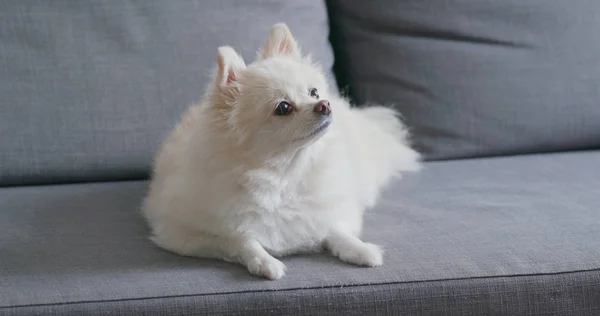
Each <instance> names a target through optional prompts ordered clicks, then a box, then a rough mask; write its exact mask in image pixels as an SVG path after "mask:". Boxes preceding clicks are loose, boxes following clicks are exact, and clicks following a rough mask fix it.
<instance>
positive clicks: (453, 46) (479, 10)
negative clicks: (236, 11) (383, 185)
mask: <svg viewBox="0 0 600 316" xmlns="http://www.w3.org/2000/svg"><path fill="white" fill-rule="evenodd" d="M328 4H329V7H330V10H331V23H332V41H333V42H334V44H335V45H334V50H335V53H336V65H335V69H336V73H337V75H338V78H339V84H340V87H341V88H342V89H343V88H345V87H346V86H348V87H349V91H350V96H351V97H353V98H354V101H355V102H357V103H365V102H374V103H382V104H393V105H395V106H396V107H397V108H398V109H399V110H400V111H401V113H402V114H403V115H404V117H405V120H406V122H407V124H408V125H409V126H410V127H412V131H413V134H414V141H415V144H416V146H417V147H418V148H419V149H420V150H421V151H422V152H423V153H424V154H425V155H426V156H427V158H429V159H449V158H463V157H474V156H490V155H505V154H521V153H533V152H547V151H563V150H575V149H588V148H600V35H598V31H599V30H600V16H599V15H598V12H600V1H597V0H573V1H564V0H528V1H497V0H460V1H450V2H449V1H446V0H428V1H419V0H408V1H396V0H377V1H360V0H346V1H334V0H331V1H328Z"/></svg>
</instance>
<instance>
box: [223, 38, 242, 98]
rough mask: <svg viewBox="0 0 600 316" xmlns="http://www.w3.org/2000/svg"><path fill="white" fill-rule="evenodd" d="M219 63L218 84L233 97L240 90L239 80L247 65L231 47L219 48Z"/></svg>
mask: <svg viewBox="0 0 600 316" xmlns="http://www.w3.org/2000/svg"><path fill="white" fill-rule="evenodd" d="M217 63H218V66H219V67H218V70H217V71H218V72H217V78H216V84H217V85H218V88H219V89H220V90H221V91H222V92H224V93H226V94H228V95H229V96H232V94H233V93H234V92H237V91H238V90H239V85H238V79H239V78H240V74H241V72H242V70H244V69H245V68H246V63H244V60H243V59H242V57H240V55H238V54H237V53H236V52H235V50H233V48H231V47H229V46H222V47H219V51H218V58H217Z"/></svg>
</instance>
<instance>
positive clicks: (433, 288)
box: [0, 151, 600, 315]
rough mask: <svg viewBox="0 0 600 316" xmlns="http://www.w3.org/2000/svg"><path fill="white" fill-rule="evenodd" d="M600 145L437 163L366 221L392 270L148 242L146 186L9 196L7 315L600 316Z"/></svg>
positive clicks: (398, 186) (4, 248)
mask: <svg viewBox="0 0 600 316" xmlns="http://www.w3.org/2000/svg"><path fill="white" fill-rule="evenodd" d="M598 170H600V152H599V151H595V152H581V153H570V154H547V155H532V156H520V157H505V158H485V159H478V160H462V161H446V162H431V163H428V164H427V165H426V169H425V170H424V171H423V172H421V173H418V174H413V175H409V176H407V177H405V178H404V179H403V180H401V181H398V182H396V183H395V184H394V185H392V187H391V188H390V189H389V190H388V191H387V192H386V193H385V194H384V195H383V197H382V200H381V202H380V203H379V206H378V207H376V208H375V209H373V210H370V211H369V212H368V213H367V215H366V222H365V233H364V239H365V240H368V241H370V242H374V243H379V244H381V245H383V246H384V247H385V249H386V255H385V263H384V265H383V266H382V267H379V268H358V267H354V266H350V265H346V264H344V263H342V262H340V261H338V260H336V259H334V258H332V257H330V256H328V255H325V254H322V255H313V256H293V257H287V258H284V259H283V262H284V263H285V264H286V265H287V266H288V273H287V275H286V276H285V277H284V278H283V279H281V280H279V281H266V280H262V279H260V278H256V277H253V276H251V275H249V274H248V272H247V271H246V270H245V268H243V267H242V266H239V265H235V264H230V263H225V262H220V261H213V260H204V259H195V258H184V257H180V256H177V255H174V254H171V253H168V252H165V251H161V250H159V249H158V248H156V247H155V246H154V245H153V244H151V243H150V241H149V240H148V239H147V235H148V229H147V227H146V225H145V223H144V221H143V219H142V217H141V216H140V212H139V208H140V202H141V199H142V198H143V195H144V193H145V191H146V188H147V182H112V183H94V184H72V185H59V186H39V187H18V188H17V187H15V188H2V189H0V254H1V255H0V314H4V313H6V314H14V315H20V314H22V315H31V314H45V315H47V314H53V313H55V314H72V315H82V314H87V313H116V314H135V313H140V314H143V313H149V312H154V313H157V314H161V315H167V314H176V315H190V314H196V313H208V314H211V315H215V314H218V313H223V314H232V313H235V312H237V313H238V314H245V315H246V314H254V313H256V314H264V313H275V314H288V315H290V314H297V313H298V314H301V313H305V314H312V315H317V314H318V315H329V314H347V315H352V314H356V315H360V314H369V315H374V314H378V313H390V312H392V311H401V312H403V314H417V313H426V314H427V313H430V314H446V315H452V314H456V315H484V314H494V313H505V314H511V315H517V314H521V313H529V314H544V313H556V312H558V313H560V314H563V315H567V314H578V315H586V314H590V315H592V314H599V313H600V272H599V269H600V229H599V228H600V211H599V210H600V201H599V200H600V199H599V198H598V192H599V191H600V177H598Z"/></svg>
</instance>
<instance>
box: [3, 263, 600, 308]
mask: <svg viewBox="0 0 600 316" xmlns="http://www.w3.org/2000/svg"><path fill="white" fill-rule="evenodd" d="M599 282H600V272H599V271H597V270H596V271H582V272H575V273H564V274H548V275H533V276H513V277H496V278H475V279H460V280H444V281H425V282H415V283H412V282H408V283H385V284H370V285H368V286H344V287H341V286H333V287H319V288H296V289H286V290H279V291H244V292H235V293H227V294H214V295H190V296H175V297H151V298H144V299H134V300H114V301H104V302H85V303H74V304H54V305H42V306H25V307H18V308H6V309H0V314H2V315H7V316H8V315H44V316H45V315H61V316H80V315H106V314H109V315H124V316H125V315H127V316H129V315H181V316H189V315H244V316H246V315H247V316H250V315H257V316H262V315H290V316H292V315H311V316H324V315H357V316H358V315H432V316H438V315H444V316H451V315H456V316H481V315H510V316H518V315H528V316H536V315H561V316H570V315H573V316H597V315H599V314H600V289H599V286H598V283H599Z"/></svg>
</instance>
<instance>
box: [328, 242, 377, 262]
mask: <svg viewBox="0 0 600 316" xmlns="http://www.w3.org/2000/svg"><path fill="white" fill-rule="evenodd" d="M338 256H339V258H340V259H341V260H343V261H345V262H348V263H352V264H355V265H359V266H365V267H378V266H380V265H382V264H383V249H381V247H379V246H378V245H375V244H371V243H362V244H360V245H356V246H355V247H352V248H347V249H344V250H342V251H340V253H339V254H338Z"/></svg>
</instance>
